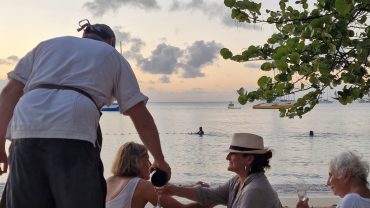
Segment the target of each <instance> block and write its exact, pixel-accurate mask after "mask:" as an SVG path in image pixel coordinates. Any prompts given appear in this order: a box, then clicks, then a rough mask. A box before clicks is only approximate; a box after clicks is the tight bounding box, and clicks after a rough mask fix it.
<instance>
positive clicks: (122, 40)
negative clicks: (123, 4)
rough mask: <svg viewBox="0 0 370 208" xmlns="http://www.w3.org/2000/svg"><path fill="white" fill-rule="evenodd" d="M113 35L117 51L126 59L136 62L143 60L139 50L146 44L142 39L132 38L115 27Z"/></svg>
mask: <svg viewBox="0 0 370 208" xmlns="http://www.w3.org/2000/svg"><path fill="white" fill-rule="evenodd" d="M114 33H115V35H116V39H117V46H118V48H117V50H119V51H120V52H122V54H123V55H124V56H125V57H126V58H128V59H135V60H137V61H138V60H139V61H140V60H142V59H143V56H142V55H141V49H142V48H143V47H144V46H145V45H146V43H145V42H144V41H143V40H142V39H140V38H136V37H132V36H131V34H130V33H128V32H125V31H122V28H121V27H115V28H114ZM121 50H122V51H121Z"/></svg>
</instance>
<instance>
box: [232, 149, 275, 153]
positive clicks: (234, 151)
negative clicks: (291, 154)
mask: <svg viewBox="0 0 370 208" xmlns="http://www.w3.org/2000/svg"><path fill="white" fill-rule="evenodd" d="M268 151H270V149H269V148H265V149H262V150H249V151H239V150H232V149H227V150H226V152H233V153H242V154H265V153H266V152H268Z"/></svg>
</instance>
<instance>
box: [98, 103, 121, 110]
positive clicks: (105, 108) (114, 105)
mask: <svg viewBox="0 0 370 208" xmlns="http://www.w3.org/2000/svg"><path fill="white" fill-rule="evenodd" d="M101 111H119V106H118V103H112V105H109V106H107V105H105V106H103V107H102V108H101Z"/></svg>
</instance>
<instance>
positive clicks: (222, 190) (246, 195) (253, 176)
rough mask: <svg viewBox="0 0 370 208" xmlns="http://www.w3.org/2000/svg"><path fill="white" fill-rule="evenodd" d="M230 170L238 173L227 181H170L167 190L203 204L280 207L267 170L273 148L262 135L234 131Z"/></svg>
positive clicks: (228, 155)
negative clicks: (182, 183)
mask: <svg viewBox="0 0 370 208" xmlns="http://www.w3.org/2000/svg"><path fill="white" fill-rule="evenodd" d="M227 152H228V154H227V156H226V160H228V161H229V166H228V168H227V169H228V170H229V171H232V172H234V173H236V175H235V176H234V177H232V178H231V179H230V180H228V181H227V182H226V183H224V184H222V185H220V186H218V187H214V188H207V187H180V186H175V185H172V184H169V185H167V186H165V188H164V191H163V192H164V193H165V194H169V195H177V196H180V197H185V198H188V199H191V200H194V201H197V202H199V203H200V204H202V205H203V206H204V207H212V206H214V205H218V204H223V205H226V206H227V207H228V208H237V207H241V208H246V207H247V208H265V207H266V208H267V207H268V208H280V207H282V205H281V203H280V200H279V198H278V195H277V194H276V192H275V191H274V189H273V188H272V186H271V184H270V183H269V181H268V179H267V177H266V176H265V174H264V173H265V170H266V169H268V168H270V164H269V162H270V159H271V157H272V152H271V149H269V148H266V147H264V145H263V138H262V137H260V136H258V135H255V134H250V133H235V134H234V135H233V138H232V141H231V145H230V147H229V149H228V150H227Z"/></svg>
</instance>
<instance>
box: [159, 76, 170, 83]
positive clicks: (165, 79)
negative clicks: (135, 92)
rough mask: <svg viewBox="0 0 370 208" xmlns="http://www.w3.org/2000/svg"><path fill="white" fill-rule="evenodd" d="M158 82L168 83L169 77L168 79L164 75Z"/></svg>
mask: <svg viewBox="0 0 370 208" xmlns="http://www.w3.org/2000/svg"><path fill="white" fill-rule="evenodd" d="M159 82H161V83H170V82H171V80H170V77H168V76H166V75H163V76H162V77H161V78H159Z"/></svg>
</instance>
